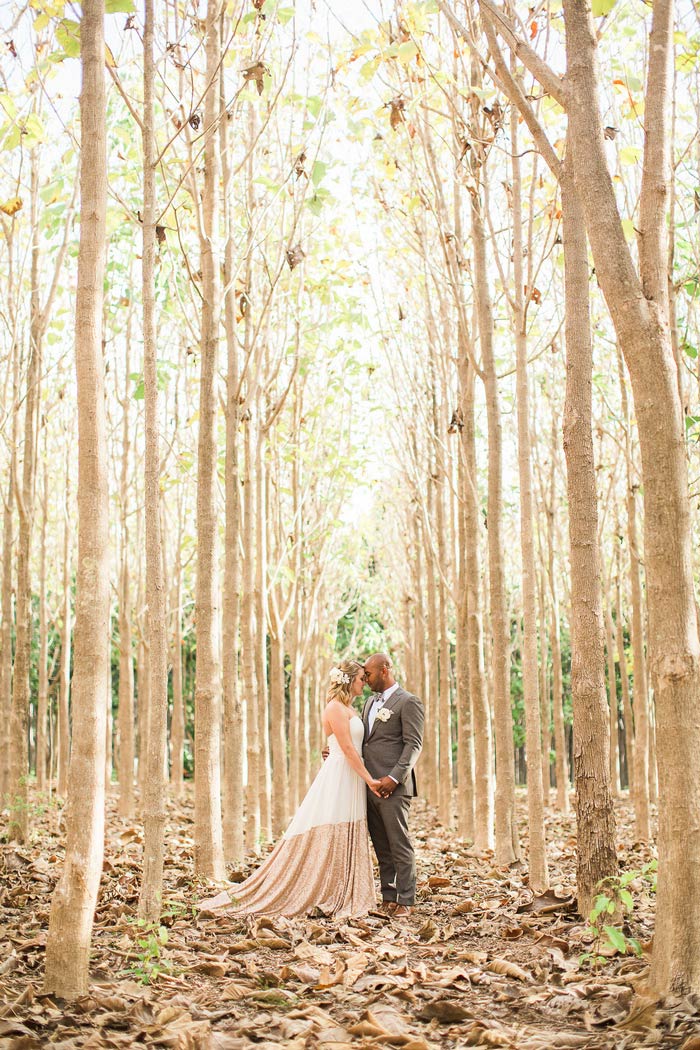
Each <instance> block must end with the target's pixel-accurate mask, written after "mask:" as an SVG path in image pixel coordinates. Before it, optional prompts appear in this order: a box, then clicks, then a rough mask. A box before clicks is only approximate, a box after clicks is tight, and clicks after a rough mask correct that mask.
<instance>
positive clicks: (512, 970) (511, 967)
mask: <svg viewBox="0 0 700 1050" xmlns="http://www.w3.org/2000/svg"><path fill="white" fill-rule="evenodd" d="M486 969H487V970H490V971H491V973H500V974H502V975H503V976H504V977H514V978H515V980H516V981H529V980H530V979H531V978H530V974H529V973H527V972H526V971H525V970H523V968H522V967H521V966H518V964H517V963H514V962H511V961H510V960H509V959H491V961H490V962H488V963H487V964H486Z"/></svg>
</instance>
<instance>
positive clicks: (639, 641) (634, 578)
mask: <svg viewBox="0 0 700 1050" xmlns="http://www.w3.org/2000/svg"><path fill="white" fill-rule="evenodd" d="M617 363H618V371H619V375H620V398H621V407H622V418H623V420H624V423H625V461H626V467H627V500H626V503H627V539H628V543H629V549H630V564H629V574H630V591H631V595H632V618H631V621H630V627H631V631H630V633H631V636H632V637H631V641H632V666H633V671H632V683H633V687H632V704H633V709H634V742H635V748H634V760H635V763H636V765H635V770H634V785H635V792H634V816H635V832H636V835H637V838H638V839H639V841H640V842H648V841H649V839H650V838H651V814H650V812H649V694H648V690H647V661H646V654H645V652H644V628H643V626H642V601H643V599H642V582H641V558H640V555H639V537H638V533H637V496H636V486H635V484H634V477H633V471H634V465H633V462H632V442H631V433H630V427H631V422H630V415H629V408H628V404H627V384H626V382H625V372H624V364H623V361H622V354H621V353H620V352H619V350H618V362H617Z"/></svg>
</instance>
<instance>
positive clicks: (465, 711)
mask: <svg viewBox="0 0 700 1050" xmlns="http://www.w3.org/2000/svg"><path fill="white" fill-rule="evenodd" d="M464 400H465V398H464V392H463V393H462V414H463V415H464ZM465 459H466V454H465V450H464V449H463V448H459V449H458V453H457V460H458V492H459V493H460V497H461V498H460V500H459V502H458V510H457V513H458V516H459V520H458V542H459V579H458V600H457V625H456V641H455V677H456V679H457V830H458V832H459V835H460V837H461V838H463V839H467V840H469V841H474V838H475V819H474V809H475V801H476V799H475V784H474V720H473V717H472V704H471V696H470V679H469V655H470V654H469V608H468V597H467V595H468V587H469V585H470V582H471V580H470V575H469V569H468V567H467V527H466V516H467V511H466V505H465V504H466V499H467V494H466V493H467V485H468V484H469V482H468V480H467V467H466V463H465ZM476 582H477V586H478V582H479V581H478V579H477V581H476ZM406 641H407V646H408V644H409V636H408V634H407V638H406ZM482 672H483V661H482ZM486 714H487V716H488V706H487V709H486ZM489 728H490V725H489ZM480 744H481V741H479V745H480ZM490 752H491V749H490V748H489V754H488V759H489V766H488V767H487V773H489V774H490V772H491V770H490V759H491V753H490ZM489 783H490V778H489V781H487V787H488V784H489ZM491 825H492V821H490V820H489V821H487V823H486V828H487V833H488V829H489V828H490V827H491Z"/></svg>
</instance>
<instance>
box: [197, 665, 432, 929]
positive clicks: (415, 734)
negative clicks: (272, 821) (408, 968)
mask: <svg viewBox="0 0 700 1050" xmlns="http://www.w3.org/2000/svg"><path fill="white" fill-rule="evenodd" d="M330 680H331V684H330V687H329V689H328V693H327V696H326V707H325V709H324V712H323V731H324V733H325V735H326V739H327V748H324V756H326V757H325V761H324V763H323V765H322V767H321V769H320V770H319V772H318V775H317V776H316V779H315V780H314V782H313V784H312V785H311V787H310V788H309V790H308V792H307V794H306V797H305V798H304V800H303V802H302V803H301V805H300V806H299V808H298V810H297V811H296V813H295V815H294V817H293V818H292V822H291V824H290V825H289V827H288V828H287V830H286V831H285V833H284V835H283V836H282V838H281V839H280V841H279V842H278V843H277V845H276V846H275V848H274V849H273V851H272V853H270V855H269V857H267V859H266V860H265V861H264V862H263V864H261V866H260V867H259V868H258V869H257V870H256V871H255V872H254V873H253V874H252V875H251V876H250V878H248V879H246V880H245V882H242V883H239V884H238V885H236V886H233V887H232V889H231V892H230V893H229V892H228V891H226V890H224V892H223V893H220V894H219V895H218V896H216V897H213V898H211V899H210V900H205V901H202V902H201V904H200V912H202V913H207V914H212V913H213V914H220V913H224V914H230V915H253V914H265V915H303V914H305V913H308V912H311V911H314V910H316V909H318V910H319V911H320V912H321V913H322V914H324V915H326V916H329V917H330V916H335V917H338V918H349V917H357V916H360V915H365V914H367V912H368V911H370V910H372V909H373V908H374V907H375V905H376V901H375V892H374V879H373V875H372V861H371V858H370V850H369V841H368V832H369V836H370V837H371V840H372V845H373V846H374V851H375V853H376V855H377V861H378V863H379V875H380V880H381V894H382V903H381V905H380V907H381V910H382V911H383V912H384V913H386V914H388V915H392V914H393V915H394V916H395V917H397V918H401V917H403V916H406V915H409V914H410V911H411V908H412V906H413V904H414V902H415V895H416V863H415V856H414V852H413V844H412V842H411V838H410V834H409V828H408V812H409V807H410V803H411V798H412V797H413V796H414V795H415V794H416V778H415V774H414V772H413V767H414V766H415V764H416V760H417V759H418V756H419V754H420V752H421V747H422V743H423V719H424V715H423V705H422V703H421V701H420V700H419V699H418V697H416V696H413V694H412V693H409V692H407V691H406V690H405V689H402V688H401V686H400V685H399V684H398V682H396V681H395V679H394V676H393V668H392V664H391V660H390V659H389V657H388V656H386V655H385V654H384V653H374V654H373V655H372V656H370V657H369V659H368V660H367V661H366V662H365V664H364V665H362V664H361V663H359V662H358V661H356V660H345V661H343V662H342V663H340V664H338V665H337V666H335V667H333V668H332V670H331V673H330ZM365 684H367V685H368V686H369V687H370V689H371V690H372V694H371V695H370V696H369V697H368V698H367V700H366V701H365V703H364V707H363V710H362V715H361V716H360V715H358V714H357V712H356V711H355V709H354V707H353V706H352V705H353V701H354V700H355V698H356V697H358V696H360V694H361V693H362V691H363V689H364V687H365Z"/></svg>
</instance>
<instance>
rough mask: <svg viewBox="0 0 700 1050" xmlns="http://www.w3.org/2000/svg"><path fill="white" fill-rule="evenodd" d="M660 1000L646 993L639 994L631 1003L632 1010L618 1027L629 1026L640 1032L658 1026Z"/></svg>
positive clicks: (619, 1022)
mask: <svg viewBox="0 0 700 1050" xmlns="http://www.w3.org/2000/svg"><path fill="white" fill-rule="evenodd" d="M658 1005H659V1000H658V999H654V998H651V997H649V996H645V995H637V996H635V997H634V999H633V1000H632V1002H631V1003H630V1011H629V1013H628V1014H627V1017H625V1018H624V1019H623V1020H622V1021H618V1023H617V1025H616V1026H615V1027H616V1028H629V1029H631V1030H632V1031H635V1032H639V1031H642V1030H643V1029H651V1028H656V1026H657V1021H658V1010H657V1008H658Z"/></svg>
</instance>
